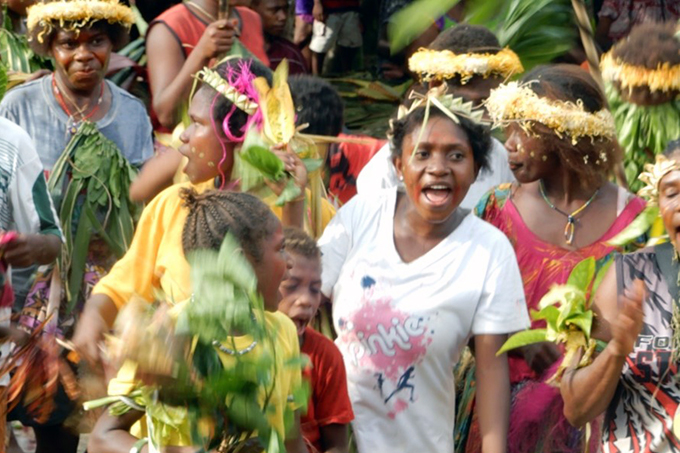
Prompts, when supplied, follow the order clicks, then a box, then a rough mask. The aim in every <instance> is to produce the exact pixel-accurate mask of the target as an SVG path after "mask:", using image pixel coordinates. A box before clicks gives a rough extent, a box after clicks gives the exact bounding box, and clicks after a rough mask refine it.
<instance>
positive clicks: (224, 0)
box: [217, 0, 229, 20]
mask: <svg viewBox="0 0 680 453" xmlns="http://www.w3.org/2000/svg"><path fill="white" fill-rule="evenodd" d="M228 18H229V0H220V3H219V9H218V10H217V19H218V20H224V19H228Z"/></svg>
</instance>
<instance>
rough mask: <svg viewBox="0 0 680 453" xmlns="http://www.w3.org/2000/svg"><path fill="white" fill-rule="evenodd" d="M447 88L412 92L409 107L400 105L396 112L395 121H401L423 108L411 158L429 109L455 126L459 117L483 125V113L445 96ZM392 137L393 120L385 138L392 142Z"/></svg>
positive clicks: (469, 105)
mask: <svg viewBox="0 0 680 453" xmlns="http://www.w3.org/2000/svg"><path fill="white" fill-rule="evenodd" d="M447 89H448V87H447V86H446V85H445V84H444V85H439V86H437V87H434V88H431V89H430V90H428V92H427V93H425V94H422V93H417V92H415V91H412V92H411V94H410V95H409V99H414V101H413V103H412V104H411V106H410V107H408V108H407V107H406V106H405V105H400V106H399V109H398V110H397V120H401V119H403V118H405V117H406V116H408V115H409V114H411V113H412V112H414V111H415V110H417V109H419V108H421V107H424V108H425V116H424V117H423V124H422V127H421V128H420V132H419V133H418V139H417V140H416V145H415V146H414V147H413V153H412V154H411V157H413V155H415V152H416V150H417V149H418V145H419V144H420V142H421V140H422V138H423V133H424V132H425V125H426V124H427V121H428V120H429V118H430V109H431V108H432V106H435V107H436V108H437V109H439V110H440V111H441V112H442V113H444V114H445V115H446V116H447V117H449V118H450V119H451V121H453V122H454V123H456V124H460V119H459V117H461V116H462V117H465V118H468V119H469V120H471V121H472V122H474V123H477V124H485V121H484V119H483V116H484V111H483V110H481V109H475V108H474V105H473V103H472V102H466V101H465V100H463V98H457V97H454V96H453V95H452V94H446V91H447ZM393 137H394V120H393V119H392V120H390V129H389V131H388V132H387V138H388V139H389V140H390V141H392V139H393Z"/></svg>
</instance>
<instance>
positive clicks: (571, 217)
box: [538, 180, 600, 245]
mask: <svg viewBox="0 0 680 453" xmlns="http://www.w3.org/2000/svg"><path fill="white" fill-rule="evenodd" d="M538 189H539V191H540V192H541V196H542V197H543V200H545V202H546V203H547V204H548V206H550V209H552V210H553V211H555V212H559V213H560V214H562V215H563V216H565V217H566V218H567V224H566V225H565V226H564V239H565V241H566V242H567V245H571V244H572V243H573V242H574V234H575V232H576V216H577V215H579V214H580V213H582V212H583V211H585V210H586V208H587V207H588V206H590V203H592V202H593V200H595V198H596V197H597V194H598V193H600V189H597V190H596V191H595V193H594V194H593V196H592V197H590V199H589V200H588V201H586V202H585V204H584V205H583V206H581V207H580V208H578V209H577V210H576V211H574V212H572V213H571V214H569V213H566V212H564V211H562V210H561V209H560V208H558V207H557V206H555V205H554V204H552V202H551V201H550V200H549V199H548V195H546V193H545V186H544V185H543V180H540V181H539V182H538Z"/></svg>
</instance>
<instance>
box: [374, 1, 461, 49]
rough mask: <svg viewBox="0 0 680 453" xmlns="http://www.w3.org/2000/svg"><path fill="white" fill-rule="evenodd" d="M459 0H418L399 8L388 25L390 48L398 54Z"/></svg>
mask: <svg viewBox="0 0 680 453" xmlns="http://www.w3.org/2000/svg"><path fill="white" fill-rule="evenodd" d="M458 1H459V0H416V1H414V2H413V3H411V4H410V5H408V6H407V7H405V8H403V9H401V10H399V12H397V13H395V14H394V15H393V16H392V17H391V18H390V22H389V24H388V25H387V36H388V38H389V40H390V50H391V52H392V54H393V55H394V54H396V53H398V52H399V51H401V50H402V49H403V48H404V47H406V46H408V45H409V44H411V43H412V42H413V41H414V40H415V39H416V38H417V37H418V36H420V35H421V34H422V33H423V32H424V31H425V30H427V29H428V28H429V27H431V26H432V24H433V23H434V22H435V21H436V20H437V19H439V18H440V17H441V16H443V15H444V14H445V13H446V12H447V11H448V10H449V9H451V8H453V6H455V5H456V4H457V3H458Z"/></svg>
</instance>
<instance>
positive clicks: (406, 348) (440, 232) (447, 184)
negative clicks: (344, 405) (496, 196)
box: [319, 92, 529, 453]
mask: <svg viewBox="0 0 680 453" xmlns="http://www.w3.org/2000/svg"><path fill="white" fill-rule="evenodd" d="M439 94H441V93H439ZM434 95H435V93H433V92H430V93H428V96H434ZM439 99H440V100H442V98H439ZM425 104H426V103H424V102H418V101H417V102H416V103H415V104H414V106H412V107H411V110H410V112H409V113H407V114H406V115H405V116H404V117H403V118H401V119H400V120H397V121H395V122H394V123H393V124H392V129H391V146H392V154H393V159H394V163H395V167H396V169H397V172H398V176H399V178H400V179H401V180H402V181H403V183H404V189H403V191H401V190H398V189H396V188H394V189H386V190H385V191H383V192H379V193H374V194H371V195H370V196H367V195H366V194H363V195H359V196H357V197H355V198H353V199H352V200H351V201H350V202H349V203H347V204H346V205H345V206H344V207H343V208H341V209H340V210H339V211H338V213H337V215H336V217H335V218H334V219H333V221H332V222H331V223H330V224H329V226H328V227H327V228H326V231H325V232H324V235H323V237H322V238H321V239H320V242H319V243H320V246H321V250H322V252H323V288H322V290H323V293H324V294H325V295H326V296H328V297H331V298H332V300H333V320H334V325H335V329H336V331H337V333H338V339H337V340H336V343H337V345H338V347H339V348H340V350H341V351H342V353H343V357H344V360H345V365H346V368H347V377H348V388H349V392H350V398H351V400H352V404H353V408H354V412H355V415H356V419H355V421H354V423H353V429H354V433H355V435H356V441H357V445H358V448H359V451H360V452H361V453H363V452H370V453H380V452H394V451H409V452H411V451H412V452H452V451H453V427H454V418H455V391H454V389H455V383H454V376H453V367H454V365H455V364H456V362H457V361H458V356H459V353H460V351H461V349H462V348H463V346H465V344H467V341H468V339H469V338H470V337H474V346H475V352H476V360H477V363H478V364H479V366H478V373H477V391H478V399H477V405H478V414H479V421H480V425H481V431H482V436H483V443H484V451H485V452H504V451H505V449H506V437H507V426H508V413H509V405H510V388H509V385H508V364H507V358H506V357H505V355H501V356H499V357H496V351H497V350H498V349H499V348H500V346H501V345H502V344H503V342H504V341H505V339H506V337H507V334H508V333H510V332H515V331H518V330H521V329H524V328H525V327H527V326H528V325H529V318H528V315H527V311H526V306H525V302H524V291H523V289H522V281H521V278H520V273H519V269H518V267H517V261H516V258H515V254H514V252H513V250H512V247H511V246H510V243H509V242H508V240H507V239H506V237H505V236H504V235H503V234H502V233H501V232H500V231H498V230H497V229H496V228H494V227H492V226H491V225H489V224H487V223H485V222H483V221H482V220H480V219H478V218H476V217H474V216H472V215H470V213H469V211H468V210H465V209H462V208H460V207H459V204H460V202H461V200H463V198H464V197H465V195H466V193H467V191H468V189H469V187H470V185H471V184H472V182H473V181H474V180H475V177H476V175H477V173H478V172H479V171H480V170H481V169H483V168H486V166H487V165H488V154H487V153H488V149H489V134H488V130H487V129H486V128H485V127H483V126H481V125H479V124H478V123H476V122H475V121H474V120H472V119H470V118H471V116H470V115H469V113H470V112H467V114H465V115H464V114H462V113H461V112H456V111H447V112H444V111H443V110H439V109H438V108H436V107H434V105H440V106H442V107H443V105H442V104H441V102H440V103H434V104H429V103H428V105H433V107H432V108H430V109H429V110H430V111H429V120H427V121H425V119H426V118H427V117H428V115H426V108H425V107H423V105H425ZM449 105H450V104H449ZM451 117H456V118H457V120H458V121H457V123H456V122H454V121H453V120H452V119H451ZM419 139H420V140H419Z"/></svg>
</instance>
